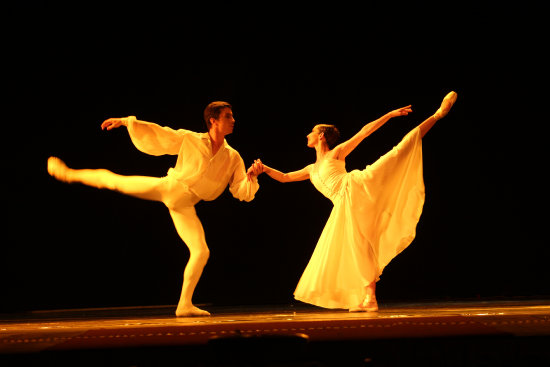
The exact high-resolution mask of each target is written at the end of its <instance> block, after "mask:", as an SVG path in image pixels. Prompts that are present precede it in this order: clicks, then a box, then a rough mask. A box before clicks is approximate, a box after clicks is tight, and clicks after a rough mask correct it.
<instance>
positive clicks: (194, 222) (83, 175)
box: [67, 169, 210, 308]
mask: <svg viewBox="0 0 550 367" xmlns="http://www.w3.org/2000/svg"><path fill="white" fill-rule="evenodd" d="M67 181H69V182H80V183H82V184H84V185H88V186H92V187H96V188H98V189H109V190H114V191H118V192H120V193H122V194H126V195H130V196H134V197H137V198H140V199H145V200H153V201H160V202H163V203H164V204H165V205H166V206H167V207H168V209H169V211H170V215H171V217H172V220H173V222H174V226H175V227H176V231H177V232H178V234H179V236H180V237H181V239H182V240H183V242H185V244H186V245H187V247H188V248H189V253H190V255H189V261H188V262H187V265H186V267H185V271H184V274H183V287H182V291H181V298H180V301H179V304H178V308H186V307H191V306H192V302H191V298H192V296H193V292H194V290H195V287H196V285H197V283H198V281H199V278H200V276H201V274H202V270H203V269H204V266H205V265H206V262H207V261H208V257H209V256H210V250H209V249H208V246H207V245H206V239H205V235H204V229H203V227H202V224H201V222H200V220H199V218H198V217H197V213H196V211H195V207H194V205H195V204H196V203H197V202H198V201H199V200H200V199H199V198H198V197H197V196H196V195H195V194H193V193H192V192H191V191H190V190H189V189H188V188H187V187H186V186H185V185H184V184H182V183H179V182H178V181H176V180H175V179H171V178H169V177H162V178H158V177H148V176H123V175H119V174H116V173H113V172H111V171H109V170H106V169H81V170H73V169H69V170H68V172H67Z"/></svg>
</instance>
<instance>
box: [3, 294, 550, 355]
mask: <svg viewBox="0 0 550 367" xmlns="http://www.w3.org/2000/svg"><path fill="white" fill-rule="evenodd" d="M202 306H203V307H205V308H206V309H208V310H209V311H211V312H212V316H210V317H197V318H177V317H175V316H174V315H173V312H174V310H175V306H155V307H151V306H149V307H128V308H102V309H100V308H94V309H72V310H50V311H32V312H27V313H24V314H17V315H15V314H9V315H3V316H2V315H0V364H1V365H2V366H9V365H25V366H26V365H40V366H45V365H57V366H66V365H71V366H91V365H93V366H100V365H101V366H164V365H170V366H248V365H260V366H411V365H422V366H430V365H437V366H447V365H450V366H487V365H489V366H508V365H510V366H511V365H519V364H521V365H525V366H533V365H549V362H550V348H548V347H549V346H550V300H544V299H543V300H532V299H529V300H525V299H524V300H498V301H494V300H493V301H480V300H477V301H456V302H451V301H449V302H443V303H442V302H423V303H393V304H385V305H381V307H380V310H379V311H378V312H375V313H360V312H358V313H350V312H347V311H340V310H338V311H337V310H327V309H321V308H317V307H313V306H308V305H304V304H301V303H300V304H294V305H277V306H253V307H252V306H243V307H215V306H210V307H209V305H202Z"/></svg>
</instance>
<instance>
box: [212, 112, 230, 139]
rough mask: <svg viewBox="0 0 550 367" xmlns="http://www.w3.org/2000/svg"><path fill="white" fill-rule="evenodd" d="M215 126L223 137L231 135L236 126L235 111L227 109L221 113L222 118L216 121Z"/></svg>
mask: <svg viewBox="0 0 550 367" xmlns="http://www.w3.org/2000/svg"><path fill="white" fill-rule="evenodd" d="M214 124H215V125H216V128H217V129H218V130H219V131H220V132H221V133H223V135H228V134H231V133H232V132H233V127H234V126H235V119H234V118H233V111H232V110H231V108H229V107H226V108H224V109H222V110H221V111H220V117H219V118H218V119H217V120H216V119H214Z"/></svg>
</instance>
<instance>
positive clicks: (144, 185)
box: [115, 176, 167, 201]
mask: <svg viewBox="0 0 550 367" xmlns="http://www.w3.org/2000/svg"><path fill="white" fill-rule="evenodd" d="M115 189H116V190H117V191H119V192H121V193H124V194H126V195H130V196H134V197H137V198H140V199H145V200H155V201H163V199H164V197H165V196H166V191H167V188H166V183H165V182H164V180H163V179H162V178H158V177H148V176H118V177H117V178H116V179H115Z"/></svg>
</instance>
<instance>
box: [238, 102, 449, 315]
mask: <svg viewBox="0 0 550 367" xmlns="http://www.w3.org/2000/svg"><path fill="white" fill-rule="evenodd" d="M456 97H457V94H456V93H455V92H450V93H449V94H447V96H445V98H444V99H443V102H442V104H441V107H440V108H439V109H438V110H437V111H436V113H435V114H434V115H433V116H430V117H429V118H428V119H426V120H425V121H424V122H422V123H421V124H420V125H419V126H417V127H416V128H414V129H413V130H412V131H411V132H409V133H408V134H407V135H406V136H405V137H404V138H403V140H402V141H401V142H400V143H399V144H398V145H397V146H395V147H394V148H393V149H392V150H391V151H390V152H388V153H387V154H385V155H384V156H382V157H381V158H379V159H378V160H377V161H376V162H375V163H374V164H372V165H370V166H367V167H366V168H365V169H363V170H361V171H360V170H353V171H351V172H347V171H346V168H345V158H346V156H347V155H348V154H350V153H351V152H352V151H353V150H354V149H355V148H356V147H357V145H358V144H359V143H360V142H361V141H363V139H365V138H366V137H367V136H369V135H370V134H372V133H373V132H374V131H376V130H377V129H378V128H380V127H381V126H382V125H384V124H385V123H386V122H388V120H390V119H391V118H392V117H397V116H405V115H408V114H409V113H410V112H412V109H411V106H410V105H409V106H406V107H402V108H398V109H396V110H394V111H391V112H388V113H387V114H385V115H384V116H382V117H380V118H379V119H377V120H375V121H373V122H371V123H369V124H367V125H365V126H364V127H363V128H362V129H361V130H360V131H359V132H358V133H357V134H356V135H355V136H353V137H352V138H351V139H349V140H348V141H345V142H343V143H341V144H339V145H336V141H337V139H338V137H339V132H338V129H336V127H334V126H333V125H317V126H315V127H314V128H313V130H312V132H311V133H310V134H309V135H308V136H307V146H308V147H310V148H315V151H316V154H317V159H316V161H315V163H314V164H310V165H308V166H307V167H305V168H303V169H301V170H299V171H295V172H289V173H282V172H280V171H278V170H276V169H273V168H271V167H268V166H267V165H265V164H263V163H262V162H261V161H260V160H256V161H255V163H254V165H253V167H251V168H250V170H249V171H250V172H252V169H255V170H256V171H260V172H265V173H267V174H268V175H269V176H270V177H272V178H273V179H275V180H277V181H279V182H293V181H302V180H307V179H310V180H311V182H312V183H313V185H314V186H315V187H316V188H317V189H318V190H319V191H320V192H321V193H322V194H323V195H325V196H326V197H327V198H329V199H330V200H331V201H332V202H333V204H334V207H333V209H332V212H331V214H330V217H329V219H328V221H327V223H326V225H325V228H324V229H323V232H322V234H321V237H320V238H319V241H318V243H317V246H316V248H315V250H314V252H313V255H312V256H311V259H310V261H309V264H308V265H307V267H306V269H305V271H304V273H303V274H302V277H301V279H300V281H299V283H298V286H297V287H296V291H295V292H294V297H295V298H296V299H297V300H300V301H303V302H307V303H311V304H314V305H317V306H321V307H325V308H344V309H349V310H350V311H377V310H378V303H377V301H376V295H375V289H376V282H377V281H378V280H379V277H380V274H382V270H383V269H384V267H385V266H386V265H387V264H388V263H389V262H390V261H391V260H392V259H393V258H394V257H395V256H397V255H398V254H399V253H400V252H401V251H403V250H404V249H405V248H406V247H407V246H408V245H409V244H410V243H411V242H412V240H413V239H414V237H415V235H416V225H417V223H418V221H419V219H420V215H421V213H422V207H423V205H424V180H423V176H422V138H423V137H424V135H425V134H426V133H427V132H428V130H430V128H431V127H432V126H433V125H434V124H435V122H436V121H437V120H439V119H441V118H442V117H444V116H445V115H447V113H448V112H449V110H450V109H451V107H452V105H453V104H454V102H455V101H456Z"/></svg>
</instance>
